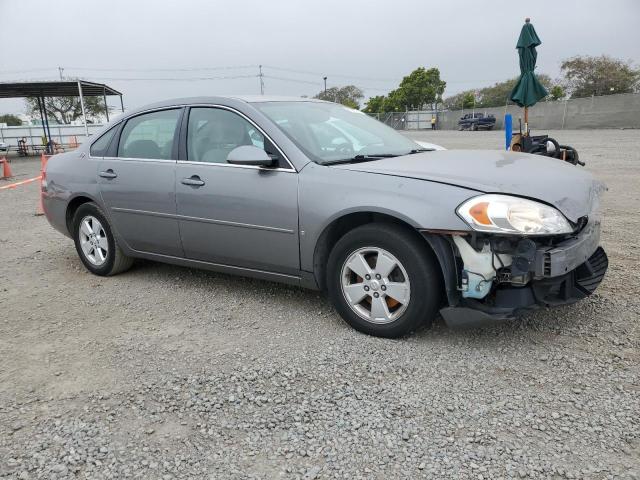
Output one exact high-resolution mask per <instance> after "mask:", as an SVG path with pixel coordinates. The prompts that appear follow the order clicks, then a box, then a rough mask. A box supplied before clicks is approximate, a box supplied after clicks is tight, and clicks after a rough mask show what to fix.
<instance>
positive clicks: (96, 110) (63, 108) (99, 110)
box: [26, 97, 105, 125]
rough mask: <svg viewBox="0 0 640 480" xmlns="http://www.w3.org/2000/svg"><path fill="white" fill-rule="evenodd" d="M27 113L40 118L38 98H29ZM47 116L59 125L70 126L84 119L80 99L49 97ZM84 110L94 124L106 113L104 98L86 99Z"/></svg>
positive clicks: (46, 103) (27, 100)
mask: <svg viewBox="0 0 640 480" xmlns="http://www.w3.org/2000/svg"><path fill="white" fill-rule="evenodd" d="M26 102H27V113H29V114H30V115H32V116H34V117H39V116H40V110H39V108H38V99H37V98H27V99H26ZM44 106H45V109H46V111H47V115H49V116H51V117H53V118H54V119H55V121H56V122H57V123H60V124H64V125H68V124H70V123H72V122H73V121H74V120H77V119H78V118H82V106H81V105H80V97H48V98H45V99H44ZM84 109H85V112H86V114H87V121H88V122H90V123H91V122H93V121H95V120H96V117H99V116H100V115H102V114H104V113H105V106H104V100H103V99H102V97H84Z"/></svg>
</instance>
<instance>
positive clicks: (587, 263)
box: [440, 230, 609, 327]
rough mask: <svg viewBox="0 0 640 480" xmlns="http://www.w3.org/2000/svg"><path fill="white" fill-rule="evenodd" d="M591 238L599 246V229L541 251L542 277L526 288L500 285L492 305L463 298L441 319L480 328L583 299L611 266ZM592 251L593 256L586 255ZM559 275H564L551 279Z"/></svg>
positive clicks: (453, 323) (605, 255) (455, 324)
mask: <svg viewBox="0 0 640 480" xmlns="http://www.w3.org/2000/svg"><path fill="white" fill-rule="evenodd" d="M591 237H597V239H596V240H595V241H596V245H597V240H598V239H599V230H598V233H596V232H585V235H581V236H580V238H577V239H574V240H571V241H569V242H568V243H567V244H566V245H564V244H563V245H562V246H559V247H557V248H553V249H551V250H549V251H542V252H538V253H539V254H540V257H541V261H540V263H539V264H538V262H537V263H536V270H537V269H538V268H539V267H540V268H542V272H541V273H542V276H540V277H538V278H535V279H534V280H532V281H530V282H529V283H528V284H527V285H525V286H523V287H514V286H506V285H505V286H498V288H496V290H495V292H494V295H493V296H492V299H491V303H485V302H480V301H477V300H472V299H464V300H463V301H461V303H460V304H459V305H457V306H450V307H446V308H443V309H442V310H440V313H441V314H442V317H443V318H444V320H445V322H446V323H447V325H448V326H450V327H477V326H482V325H487V324H492V323H496V322H501V321H505V320H510V319H513V318H515V317H517V316H518V315H519V314H521V313H523V312H525V311H527V310H533V309H537V308H540V307H555V306H560V305H569V304H571V303H575V302H577V301H578V300H582V299H583V298H585V297H587V296H589V295H591V294H592V293H593V292H594V291H595V290H596V288H597V287H598V285H600V283H601V282H602V279H603V278H604V276H605V274H606V272H607V268H608V266H609V260H608V258H607V254H606V253H605V251H604V249H603V248H602V247H595V251H593V250H592V249H591V248H592V242H593V241H594V240H593V238H591ZM589 251H591V252H593V253H592V254H591V255H588V254H586V253H585V252H589ZM537 257H538V256H537ZM537 257H536V258H537ZM580 260H582V261H580ZM558 272H562V274H559V275H554V276H550V274H551V273H554V274H557V273H558ZM545 274H546V275H545Z"/></svg>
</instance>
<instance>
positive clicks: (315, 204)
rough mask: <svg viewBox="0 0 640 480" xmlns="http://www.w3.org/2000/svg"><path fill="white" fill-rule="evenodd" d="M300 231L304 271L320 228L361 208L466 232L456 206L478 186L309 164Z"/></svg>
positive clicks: (308, 268) (310, 268)
mask: <svg viewBox="0 0 640 480" xmlns="http://www.w3.org/2000/svg"><path fill="white" fill-rule="evenodd" d="M299 175H300V181H299V193H298V196H299V198H298V204H299V210H300V214H299V225H300V227H299V229H300V265H301V269H302V270H305V271H308V272H312V271H313V258H314V252H315V248H316V244H317V243H318V239H319V238H320V236H321V235H322V232H323V231H324V230H325V229H326V228H327V227H328V226H329V225H331V224H332V223H333V222H335V221H336V220H337V219H339V218H341V217H344V216H345V215H349V214H352V213H357V212H367V213H380V214H384V215H387V216H391V217H394V218H396V219H398V220H400V221H402V222H404V223H406V224H408V225H411V226H412V227H413V228H416V229H431V230H458V231H467V230H469V226H468V225H467V224H466V223H464V222H463V221H462V220H461V219H460V218H459V217H458V216H457V215H456V213H455V210H456V207H457V206H458V205H460V203H462V202H463V201H465V200H466V199H468V198H470V197H472V196H474V195H477V193H478V192H476V191H475V190H469V189H466V188H461V187H455V186H451V185H446V184H441V183H436V182H430V181H425V180H418V179H413V178H403V177H395V176H390V175H381V174H377V173H369V172H360V171H352V170H346V169H338V168H332V167H327V166H322V165H317V164H311V165H308V166H307V167H306V168H305V169H304V170H303V171H301V172H300V174H299Z"/></svg>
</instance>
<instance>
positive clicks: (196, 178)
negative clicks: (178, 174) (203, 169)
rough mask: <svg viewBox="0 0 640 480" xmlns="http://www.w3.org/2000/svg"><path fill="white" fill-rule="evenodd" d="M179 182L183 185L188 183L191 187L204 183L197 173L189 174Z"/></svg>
mask: <svg viewBox="0 0 640 480" xmlns="http://www.w3.org/2000/svg"><path fill="white" fill-rule="evenodd" d="M181 183H182V184H183V185H190V186H192V187H201V186H203V185H204V182H203V181H202V180H201V179H200V177H199V176H198V175H191V176H190V177H189V178H183V179H182V181H181Z"/></svg>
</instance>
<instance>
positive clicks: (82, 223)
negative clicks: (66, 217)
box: [73, 202, 133, 276]
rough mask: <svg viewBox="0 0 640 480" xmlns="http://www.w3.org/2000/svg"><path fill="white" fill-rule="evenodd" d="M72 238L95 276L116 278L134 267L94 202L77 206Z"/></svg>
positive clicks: (81, 258) (88, 268)
mask: <svg viewBox="0 0 640 480" xmlns="http://www.w3.org/2000/svg"><path fill="white" fill-rule="evenodd" d="M73 239H74V241H75V244H76V250H77V252H78V255H79V256H80V260H81V261H82V263H83V264H84V266H85V267H87V270H89V271H90V272H91V273H93V274H95V275H102V276H106V275H115V274H117V273H120V272H124V271H125V270H128V269H129V268H130V267H131V265H132V264H133V259H132V258H131V257H127V256H126V255H125V254H124V253H123V252H122V250H121V249H120V246H119V245H118V242H117V240H116V239H115V237H114V236H113V233H112V231H111V226H110V225H109V221H108V220H107V218H106V217H105V215H104V213H102V210H100V208H99V207H98V206H97V205H96V204H95V203H92V202H90V203H84V204H82V205H80V207H78V210H77V211H76V213H75V215H74V216H73Z"/></svg>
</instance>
